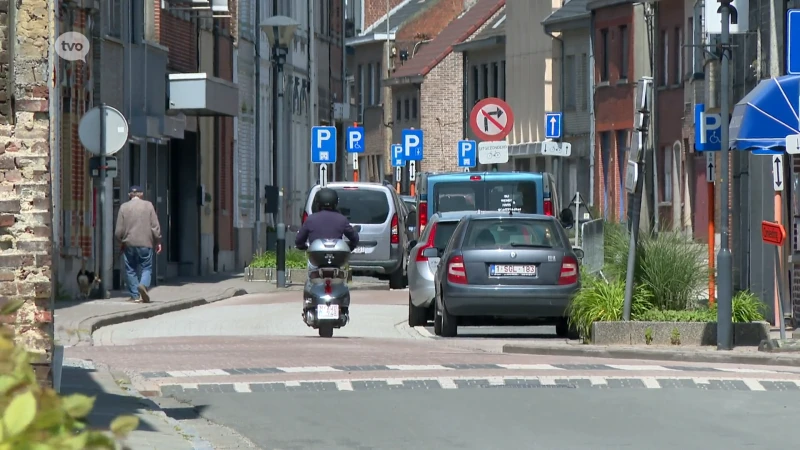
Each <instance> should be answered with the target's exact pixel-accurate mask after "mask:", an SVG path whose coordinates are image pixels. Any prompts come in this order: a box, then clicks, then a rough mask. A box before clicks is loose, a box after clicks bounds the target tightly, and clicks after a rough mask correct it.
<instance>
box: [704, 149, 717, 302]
mask: <svg viewBox="0 0 800 450" xmlns="http://www.w3.org/2000/svg"><path fill="white" fill-rule="evenodd" d="M715 156H716V155H715V153H714V152H711V151H708V152H706V186H707V187H706V193H707V197H706V204H707V205H706V210H707V211H708V304H709V305H713V304H714V302H715V301H717V288H716V274H715V272H714V267H715V265H716V261H715V257H714V251H715V250H716V242H715V241H716V238H717V235H716V233H717V230H716V227H717V225H716V223H714V220H715V219H714V213H715V211H714V201H715V200H716V194H715V193H714V182H715V181H716V179H717V170H716V164H715Z"/></svg>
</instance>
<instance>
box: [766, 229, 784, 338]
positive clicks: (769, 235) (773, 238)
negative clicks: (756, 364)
mask: <svg viewBox="0 0 800 450" xmlns="http://www.w3.org/2000/svg"><path fill="white" fill-rule="evenodd" d="M761 240H762V241H764V243H765V244H771V245H773V246H774V248H775V280H776V284H775V286H776V289H777V291H778V295H777V298H778V304H777V305H775V306H776V308H775V314H776V315H778V316H780V319H781V320H780V321H779V323H780V330H781V339H786V323H785V322H786V321H785V320H784V318H783V294H784V291H783V277H782V276H781V274H782V273H783V269H782V268H781V267H782V266H783V264H782V263H781V246H783V242H784V241H785V240H786V229H785V228H783V225H781V224H780V222H768V221H766V220H764V221H762V222H761Z"/></svg>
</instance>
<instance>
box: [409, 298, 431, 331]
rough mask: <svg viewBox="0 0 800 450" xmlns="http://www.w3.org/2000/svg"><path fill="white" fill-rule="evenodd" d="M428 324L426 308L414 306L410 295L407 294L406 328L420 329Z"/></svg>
mask: <svg viewBox="0 0 800 450" xmlns="http://www.w3.org/2000/svg"><path fill="white" fill-rule="evenodd" d="M427 323H428V308H420V307H419V306H414V303H412V302H411V294H408V326H410V327H420V326H423V325H426V324H427Z"/></svg>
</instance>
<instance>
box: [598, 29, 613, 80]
mask: <svg viewBox="0 0 800 450" xmlns="http://www.w3.org/2000/svg"><path fill="white" fill-rule="evenodd" d="M600 45H602V46H603V60H602V61H601V63H600V81H608V58H609V56H610V55H609V54H608V53H609V50H611V49H610V47H609V45H608V28H603V29H602V30H600Z"/></svg>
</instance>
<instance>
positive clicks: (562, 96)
mask: <svg viewBox="0 0 800 450" xmlns="http://www.w3.org/2000/svg"><path fill="white" fill-rule="evenodd" d="M544 34H546V35H548V36H550V38H552V39H555V40H556V41H558V44H559V47H560V48H561V60H560V62H559V66H560V67H559V75H558V76H559V81H558V109H559V110H560V111H562V114H563V111H564V103H565V102H566V91H565V89H564V38H561V37H556V36H555V35H554V34H553V33H548V32H545V33H544ZM562 142H564V118H563V117H562V118H561V137H560V138H559V139H558V143H559V144H561V143H562ZM560 162H561V161H560V160H559V159H558V158H557V157H555V158H553V173H554V174H555V173H557V174H558V181H556V185H557V186H559V190H560V191H561V192H566V191H565V190H564V189H563V188H564V185H563V183H561V181H562V179H563V178H564V177H563V176H562V175H563V173H561V172H562V169H563V167H562V166H561V164H560ZM555 213H556V214H558V213H559V211H555Z"/></svg>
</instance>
